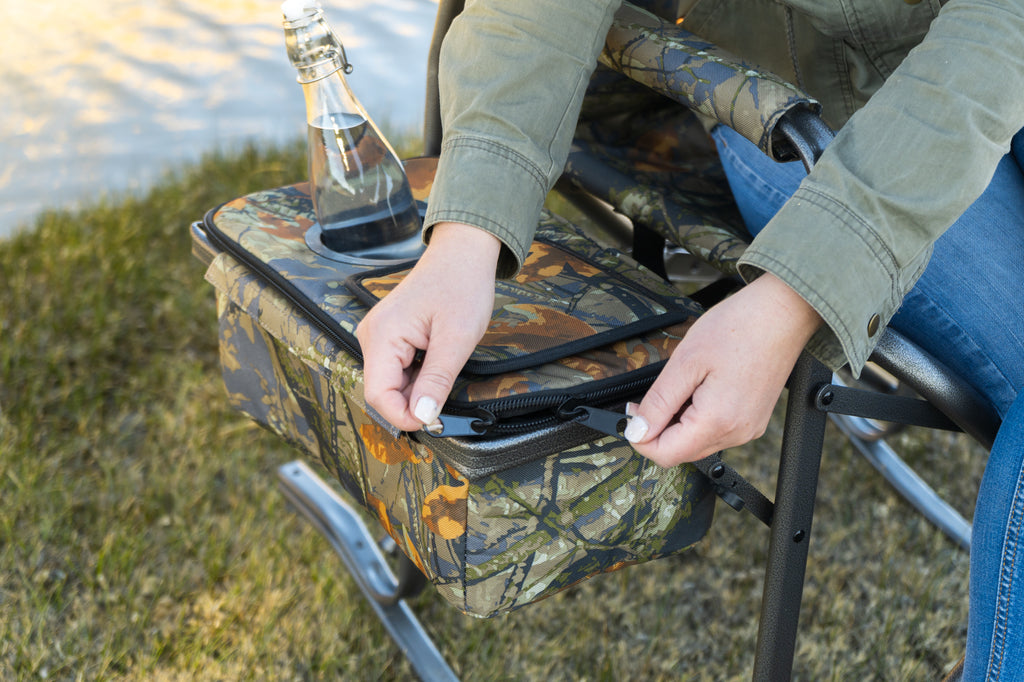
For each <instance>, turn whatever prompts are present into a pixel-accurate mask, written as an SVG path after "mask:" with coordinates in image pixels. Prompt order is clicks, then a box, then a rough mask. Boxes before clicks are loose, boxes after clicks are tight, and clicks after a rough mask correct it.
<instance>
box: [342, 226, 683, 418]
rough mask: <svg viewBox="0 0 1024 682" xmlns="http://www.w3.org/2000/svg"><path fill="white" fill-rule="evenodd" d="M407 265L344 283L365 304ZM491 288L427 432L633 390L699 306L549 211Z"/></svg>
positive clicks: (542, 414)
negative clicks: (473, 337) (489, 302)
mask: <svg viewBox="0 0 1024 682" xmlns="http://www.w3.org/2000/svg"><path fill="white" fill-rule="evenodd" d="M411 267H412V264H409V263H406V264H401V265H392V266H388V267H384V268H379V269H375V270H370V271H364V272H360V273H356V274H353V275H351V276H350V277H349V278H348V279H347V281H346V285H347V287H348V288H349V289H350V290H351V291H352V293H353V294H354V295H355V296H356V297H357V298H358V299H359V300H360V301H362V302H363V303H365V304H366V305H367V306H373V305H374V304H375V303H377V302H378V301H379V300H381V299H382V298H384V297H385V296H387V295H388V293H389V292H391V291H392V290H394V289H395V287H396V286H398V284H399V283H400V282H401V281H402V279H403V278H404V277H405V276H406V275H407V274H408V273H409V271H410V270H411ZM495 287H496V291H495V303H494V312H493V315H492V317H491V322H490V324H489V326H488V329H487V331H486V332H485V334H484V336H483V338H482V339H481V341H480V343H479V344H478V345H477V347H476V349H475V350H474V352H473V354H472V356H471V357H470V359H469V361H468V362H467V363H466V365H465V367H464V369H463V371H462V373H461V374H460V376H459V378H458V380H457V381H456V385H455V387H454V390H453V392H452V393H451V395H450V397H449V400H448V401H447V402H446V404H445V406H444V410H443V413H442V417H441V420H440V421H441V424H440V425H439V426H435V428H434V429H432V430H431V433H432V434H433V435H438V436H452V435H459V436H472V435H481V436H482V435H507V434H512V433H520V432H524V431H529V430H532V429H536V428H538V427H539V426H543V425H546V424H549V423H552V424H553V423H557V422H559V421H566V420H569V419H577V418H581V417H584V416H585V415H584V413H583V412H581V409H585V408H592V407H596V406H600V405H610V404H613V403H615V402H621V401H622V400H624V399H626V398H630V397H635V396H637V395H639V394H641V393H642V391H643V390H644V389H645V388H646V387H647V386H648V385H650V383H651V382H652V381H653V380H654V378H655V377H656V376H657V373H658V371H659V370H660V369H661V367H662V366H663V365H664V362H665V360H666V359H667V358H668V355H669V354H670V353H671V352H672V349H674V348H675V346H676V344H677V343H678V341H679V340H680V339H681V338H682V336H683V335H684V334H685V333H686V331H687V329H689V326H690V325H691V324H692V322H693V321H694V320H695V319H696V317H697V316H698V315H699V314H700V313H701V308H700V307H699V306H698V305H697V304H696V303H694V302H693V301H691V300H689V299H687V298H684V297H681V296H679V295H678V292H676V291H675V290H674V289H672V288H671V287H670V286H669V285H666V284H665V283H664V282H663V281H662V280H660V279H659V278H657V277H656V276H655V275H654V274H653V273H651V272H649V271H647V270H646V269H644V268H641V267H640V266H639V265H638V264H636V263H635V262H634V261H633V260H632V259H631V258H629V257H628V256H626V255H625V254H623V253H620V252H618V251H616V250H614V249H609V248H604V247H601V246H600V245H599V244H597V243H596V242H594V241H592V240H591V239H590V237H589V236H587V235H585V234H583V233H580V232H579V231H578V230H577V228H576V227H575V226H573V225H571V224H570V223H567V222H565V221H562V220H560V219H558V218H556V217H554V216H547V217H546V218H545V219H544V220H543V221H542V223H541V226H540V228H539V230H538V233H537V236H536V238H535V240H534V242H533V244H532V246H531V248H530V251H529V255H528V256H527V258H526V260H525V262H524V263H523V267H522V268H521V270H520V272H519V273H518V274H517V275H516V276H515V278H513V279H510V280H505V281H502V280H499V281H498V282H497V283H496V285H495ZM612 430H615V429H614V428H613V429H612ZM605 431H606V432H607V429H605Z"/></svg>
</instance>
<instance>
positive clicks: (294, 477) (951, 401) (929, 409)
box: [193, 0, 999, 680]
mask: <svg viewBox="0 0 1024 682" xmlns="http://www.w3.org/2000/svg"><path fill="white" fill-rule="evenodd" d="M462 6H463V2H462V0H441V2H440V6H439V10H438V15H437V21H436V24H435V29H434V37H433V41H432V43H431V47H430V53H429V56H428V69H427V74H428V87H427V97H426V105H425V116H424V121H425V122H424V154H425V155H427V156H433V155H437V154H439V153H440V147H441V138H442V130H441V118H440V108H439V99H438V89H437V76H438V63H439V55H440V47H441V42H442V40H443V38H444V35H445V34H446V33H447V30H448V28H449V26H450V25H451V22H452V20H453V19H454V18H455V17H456V16H457V15H458V13H459V12H460V11H461V10H462ZM778 130H779V132H780V133H781V135H782V136H783V137H784V138H785V140H786V141H788V144H789V145H791V147H792V149H793V150H794V151H795V153H796V155H797V156H798V157H799V158H800V159H801V160H802V161H803V163H804V165H805V166H806V167H807V168H808V169H809V168H810V167H811V166H812V165H813V164H814V162H815V161H816V160H817V158H818V157H819V156H820V154H821V152H822V151H823V150H824V148H825V146H826V145H827V144H828V142H829V141H830V139H831V137H832V132H831V131H830V130H829V129H828V128H827V126H825V124H824V123H822V121H821V120H820V118H818V116H817V115H816V114H814V113H813V112H812V111H811V110H809V109H807V108H801V107H798V108H795V109H792V110H791V111H789V112H788V113H787V114H785V115H784V116H783V117H782V119H781V120H780V121H779V123H778ZM558 188H559V189H560V190H562V191H563V194H565V195H566V196H567V198H569V199H570V201H572V203H574V204H576V205H577V206H579V207H580V208H582V209H583V210H584V211H585V212H586V213H587V214H588V216H590V217H595V216H596V217H597V219H598V220H600V221H604V222H607V223H608V224H612V223H615V224H617V225H621V221H622V217H621V216H619V215H616V214H615V212H614V210H612V209H610V208H608V207H606V206H603V205H602V204H601V203H600V202H595V201H594V200H593V199H592V198H590V197H588V196H587V195H586V193H585V192H581V191H579V189H578V187H577V186H575V185H574V183H573V182H571V181H564V180H563V181H562V182H560V184H559V186H558ZM193 229H196V227H195V226H194V228H193ZM653 251H654V252H656V253H663V252H664V246H663V244H660V245H659V244H658V242H657V241H655V248H654V249H653ZM872 361H874V362H876V363H877V364H878V365H879V366H880V367H882V368H883V369H885V370H886V371H888V372H890V373H891V374H892V375H893V376H895V377H896V379H898V380H899V381H900V382H902V383H905V384H906V385H908V386H910V387H911V388H912V389H913V390H914V391H915V392H916V393H917V394H918V395H920V396H922V398H923V399H918V398H911V397H906V396H896V395H890V394H888V393H885V392H876V391H867V390H863V389H860V388H851V387H847V386H844V385H843V384H842V383H840V382H838V381H835V380H834V376H833V374H832V372H831V371H829V370H828V369H827V368H826V367H825V366H824V365H822V364H821V363H820V362H818V361H817V360H815V359H814V358H813V357H811V356H810V355H808V354H807V353H804V354H802V355H801V357H800V358H799V360H798V361H797V363H796V366H795V368H794V370H793V373H792V375H791V377H790V379H789V383H788V385H787V386H788V395H787V411H786V420H785V425H784V432H783V439H782V446H781V452H780V457H779V468H778V480H777V484H776V489H775V495H774V502H769V501H767V499H765V498H764V497H763V496H762V495H760V493H758V492H757V491H756V489H753V487H752V486H750V484H749V483H747V482H746V481H744V480H743V479H742V477H740V476H739V475H738V474H736V472H735V471H733V470H732V469H731V468H730V467H728V465H726V464H725V463H724V462H722V461H721V459H720V458H718V457H717V456H715V457H712V458H709V459H707V460H704V461H702V462H700V463H697V464H698V468H699V469H701V470H702V471H703V472H704V473H705V474H706V475H708V476H709V478H710V480H711V481H712V483H713V484H714V486H715V488H716V492H718V493H719V495H720V496H721V497H722V498H723V500H724V501H726V502H728V503H729V504H730V505H731V506H733V507H735V508H737V509H743V508H746V509H747V510H748V511H751V512H752V514H753V515H754V516H755V517H757V518H758V519H760V520H761V521H762V522H764V523H765V524H766V525H768V526H769V528H770V543H769V550H768V558H767V564H766V570H765V578H764V585H763V591H762V603H761V611H760V620H759V626H758V635H757V644H756V649H755V659H754V668H753V679H755V680H787V679H790V677H791V674H792V669H793V659H794V653H795V648H796V638H797V629H798V624H799V615H800V604H801V601H802V596H803V586H804V577H805V572H806V565H807V556H808V550H809V545H810V534H811V526H812V521H813V515H814V501H815V495H816V492H817V486H818V474H819V471H820V467H821V456H822V450H823V446H824V438H825V427H826V423H827V420H828V419H829V417H832V418H833V419H836V420H837V422H838V423H839V425H840V427H841V428H843V430H844V432H845V433H846V434H847V435H848V436H849V437H850V438H851V440H852V441H853V442H854V443H855V444H857V445H858V448H859V449H861V450H862V452H864V453H865V456H867V457H868V459H869V460H871V461H872V463H873V464H875V465H876V467H879V469H880V471H883V473H884V474H886V477H887V478H889V480H890V481H891V482H893V484H894V485H895V486H896V487H897V489H899V490H900V491H901V492H902V493H903V494H904V495H905V496H907V498H908V499H909V500H911V501H912V503H914V504H915V506H917V507H918V509H920V510H921V511H922V513H924V514H925V515H926V516H928V518H930V519H931V520H933V521H934V522H936V523H937V524H938V525H939V526H940V527H941V528H943V530H946V532H947V533H949V534H950V535H951V536H952V537H953V538H954V539H955V540H956V541H957V542H958V543H960V544H961V546H965V544H969V532H970V531H969V526H967V528H966V530H965V528H964V524H966V522H965V521H963V520H962V518H961V519H960V520H959V521H957V519H956V518H954V517H953V516H951V515H950V512H952V510H951V508H949V506H948V505H946V504H945V503H944V502H943V501H942V500H941V499H940V498H938V496H937V495H935V493H934V491H931V489H930V488H928V486H927V484H924V483H923V482H922V481H921V480H920V479H919V478H918V477H917V476H916V474H914V473H913V471H912V470H910V468H909V467H907V466H906V465H905V464H903V463H902V460H899V458H898V456H896V455H895V453H891V448H890V449H889V452H886V451H885V448H881V449H879V448H878V447H874V446H873V445H874V444H877V441H871V440H869V438H870V436H869V435H868V434H869V429H867V428H866V427H864V426H863V424H862V421H858V420H865V419H884V420H886V421H890V422H897V423H902V424H912V425H918V426H925V427H928V428H943V429H952V430H963V431H966V432H967V433H968V434H970V435H971V436H973V437H974V438H975V439H977V440H978V441H979V442H981V443H982V444H984V445H985V446H986V447H990V446H991V443H992V441H993V439H994V435H995V432H996V430H997V429H998V426H999V422H998V419H997V418H996V417H995V416H994V415H993V414H992V412H991V410H990V409H989V408H988V406H987V404H986V403H985V402H984V401H983V400H982V399H981V398H980V397H979V396H978V395H977V394H976V393H975V392H974V391H973V389H971V388H970V387H968V386H967V385H966V384H964V382H963V381H962V380H960V379H959V378H958V377H956V376H955V375H954V374H953V373H952V372H950V371H949V370H948V369H946V368H944V367H943V366H942V365H941V364H940V363H938V362H937V361H936V360H934V358H931V357H930V356H928V355H927V354H925V353H924V352H923V351H921V350H920V349H918V348H916V347H915V346H913V344H911V343H910V342H909V341H907V340H906V339H904V338H902V337H901V336H900V335H899V334H897V333H895V332H893V331H891V330H889V331H887V332H886V334H885V335H884V336H883V338H882V340H881V342H880V343H879V345H878V348H877V349H876V350H875V352H874V354H873V355H872ZM865 444H866V445H865ZM865 450H866V451H865ZM278 478H279V484H280V487H281V489H282V491H283V492H284V494H285V496H286V497H287V499H288V501H289V502H290V503H291V504H292V505H293V506H294V507H295V509H296V510H297V511H299V512H300V513H301V514H302V515H303V516H305V517H306V518H307V519H308V520H309V521H310V522H311V523H312V524H313V526H314V527H315V528H316V529H317V530H318V531H319V532H320V533H322V534H323V535H324V536H325V537H326V538H327V539H328V541H329V542H330V543H331V545H332V546H333V547H334V549H335V550H336V551H337V553H338V554H339V555H340V556H341V558H342V559H343V561H344V563H345V565H346V567H347V568H348V569H349V571H350V572H351V573H352V575H353V576H354V577H355V579H356V582H357V584H358V586H359V588H360V590H361V591H362V592H363V593H364V595H365V596H366V598H367V600H368V601H369V602H370V604H371V605H372V606H373V608H374V609H375V612H376V613H377V616H378V618H379V619H380V620H381V622H382V623H383V624H384V626H385V627H386V628H387V630H388V632H389V634H390V635H391V636H392V637H393V639H394V640H395V641H396V643H398V645H399V647H400V648H401V650H402V651H403V652H404V653H405V654H406V656H407V657H408V658H409V660H410V663H411V664H412V666H413V669H414V670H415V672H416V674H417V675H419V676H420V678H421V679H425V680H455V679H457V677H456V676H455V674H454V672H453V671H452V670H451V668H450V667H449V666H448V665H447V663H446V662H445V660H444V657H443V656H442V654H441V653H440V652H439V651H438V649H437V647H436V645H435V644H434V643H433V642H432V641H431V639H430V637H429V635H428V634H427V633H426V631H425V630H424V629H423V628H422V626H421V625H420V624H419V621H418V620H417V619H416V617H415V615H414V614H413V613H412V611H411V610H410V609H409V607H408V605H407V603H406V598H407V597H409V596H412V595H414V594H416V593H417V592H418V591H419V590H420V589H421V588H422V587H423V586H424V584H425V580H424V578H423V576H422V575H421V574H420V573H419V572H418V571H417V570H416V569H415V567H414V566H413V565H412V563H411V562H410V561H409V560H408V559H406V558H405V557H404V555H402V554H401V552H396V554H397V561H398V565H399V575H398V576H395V575H394V573H393V572H392V570H391V568H390V567H389V566H388V562H387V557H386V556H385V554H386V553H387V552H385V551H384V550H388V551H391V550H392V549H393V547H388V546H387V545H384V550H382V549H381V548H380V547H379V546H378V542H377V541H376V540H375V538H374V537H373V536H372V535H371V533H370V531H369V529H368V528H367V527H366V526H365V525H364V524H363V523H362V521H361V519H360V517H359V515H358V513H357V512H356V511H355V510H354V508H353V507H351V506H350V505H349V504H348V503H347V502H346V501H344V500H343V499H341V498H340V497H339V496H338V495H337V494H336V493H335V492H334V491H333V490H332V489H331V488H330V487H329V486H327V484H325V483H324V482H323V481H322V480H320V479H319V477H318V476H317V475H316V474H315V473H314V472H313V471H312V470H311V469H310V468H309V467H307V466H306V465H305V464H303V463H302V462H300V461H295V462H291V463H289V464H286V465H284V466H282V467H280V468H279V469H278ZM929 491H931V492H929ZM943 505H945V507H943ZM952 514H953V515H955V516H959V515H958V514H956V512H952ZM382 544H383V543H382Z"/></svg>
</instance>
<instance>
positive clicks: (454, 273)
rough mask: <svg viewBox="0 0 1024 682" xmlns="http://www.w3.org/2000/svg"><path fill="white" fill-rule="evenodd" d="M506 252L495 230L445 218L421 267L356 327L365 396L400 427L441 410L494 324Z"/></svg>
mask: <svg viewBox="0 0 1024 682" xmlns="http://www.w3.org/2000/svg"><path fill="white" fill-rule="evenodd" d="M500 250H501V242H500V241H499V240H498V239H497V238H496V237H494V236H493V235H492V234H490V233H489V232H485V231H484V230H481V229H479V228H476V227H473V226H471V225H464V224H461V223H438V224H437V225H435V226H434V227H433V228H432V231H431V237H430V243H429V244H428V245H427V248H426V250H425V251H424V252H423V255H422V256H421V257H420V260H419V262H418V263H417V264H416V266H415V267H414V268H413V269H412V271H411V272H409V274H408V275H407V276H406V277H405V279H403V280H402V282H401V283H400V284H399V285H398V286H397V287H395V289H394V290H393V291H392V292H390V293H389V294H388V295H387V296H385V297H384V298H383V299H382V300H381V301H379V302H378V303H377V304H376V305H375V306H373V308H372V309H371V310H370V312H369V313H368V314H367V315H366V317H365V318H364V319H363V321H362V322H361V323H360V324H359V326H358V328H357V329H356V338H358V339H359V345H360V347H361V349H362V353H363V373H364V374H363V395H364V398H365V400H366V402H367V403H368V404H369V405H370V406H371V407H373V408H374V409H375V410H377V412H379V413H380V415H381V416H382V417H384V418H385V419H386V420H387V421H388V422H390V423H391V424H393V425H394V426H396V427H398V428H399V429H402V430H403V431H415V430H417V429H419V428H420V427H422V426H423V425H425V424H430V423H432V422H434V421H435V420H436V419H437V416H438V414H440V411H441V406H442V405H444V402H445V400H447V398H448V394H449V393H450V392H451V389H452V385H453V384H454V383H455V377H456V376H457V375H458V373H459V371H461V370H462V367H463V365H465V364H466V360H468V359H469V356H470V355H471V354H472V352H473V349H474V348H475V347H476V345H477V343H478V342H479V341H480V338H481V337H482V336H483V335H484V332H485V331H486V330H487V324H488V322H489V321H490V319H491V313H492V309H493V306H494V273H495V269H496V267H497V262H498V254H499V252H500ZM419 351H423V352H424V354H423V361H422V363H421V364H420V365H419V366H418V367H416V366H414V361H415V360H416V357H417V353H418V352H419Z"/></svg>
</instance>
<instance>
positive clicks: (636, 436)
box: [622, 415, 650, 443]
mask: <svg viewBox="0 0 1024 682" xmlns="http://www.w3.org/2000/svg"><path fill="white" fill-rule="evenodd" d="M649 428H650V427H649V426H648V425H647V420H646V419H644V418H643V417H641V416H639V415H637V416H634V417H630V418H629V423H628V424H626V430H625V431H623V432H622V435H623V436H625V437H626V440H628V441H629V442H630V443H636V442H637V441H639V440H641V439H642V438H643V437H644V436H646V435H647V430H648V429H649Z"/></svg>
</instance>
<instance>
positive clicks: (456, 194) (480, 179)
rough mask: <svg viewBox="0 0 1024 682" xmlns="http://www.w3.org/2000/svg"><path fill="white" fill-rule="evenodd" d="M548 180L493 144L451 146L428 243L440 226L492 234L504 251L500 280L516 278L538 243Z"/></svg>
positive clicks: (475, 141) (434, 195) (469, 140)
mask: <svg viewBox="0 0 1024 682" xmlns="http://www.w3.org/2000/svg"><path fill="white" fill-rule="evenodd" d="M546 194H547V179H546V177H545V175H544V173H542V172H541V170H540V169H539V168H537V167H536V166H535V165H534V164H532V163H530V161H529V160H528V159H526V157H524V156H522V155H521V154H518V153H517V152H515V151H514V150H512V149H509V148H508V147H505V146H503V145H500V144H497V143H495V142H493V141H491V140H486V139H481V138H476V137H456V138H454V139H450V140H446V141H445V143H444V145H443V147H442V150H441V157H440V160H439V162H438V168H437V174H436V175H435V182H434V185H433V187H432V188H431V190H430V199H429V201H428V205H427V215H426V217H425V218H424V222H423V225H424V233H423V239H424V241H429V239H430V229H431V228H432V227H433V226H434V225H436V224H437V223H440V222H447V221H451V222H458V223H466V224H467V225H472V226H474V227H479V228H481V229H483V230H486V231H487V232H490V233H491V234H493V235H494V236H495V237H497V238H498V239H499V240H501V243H502V245H503V247H502V250H501V255H500V256H499V258H498V270H497V273H496V274H497V276H498V277H500V278H508V277H511V276H513V275H515V274H516V273H517V272H518V271H519V268H520V267H521V265H522V263H523V261H524V260H525V259H526V254H527V252H528V251H529V249H530V244H531V242H532V241H533V233H534V231H535V230H536V228H537V221H538V220H539V218H540V212H541V207H542V206H543V204H544V198H545V196H546Z"/></svg>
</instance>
